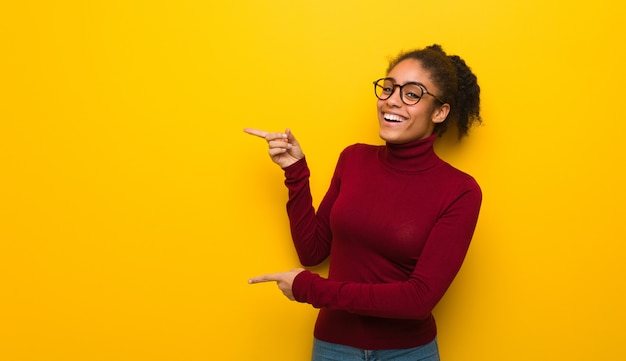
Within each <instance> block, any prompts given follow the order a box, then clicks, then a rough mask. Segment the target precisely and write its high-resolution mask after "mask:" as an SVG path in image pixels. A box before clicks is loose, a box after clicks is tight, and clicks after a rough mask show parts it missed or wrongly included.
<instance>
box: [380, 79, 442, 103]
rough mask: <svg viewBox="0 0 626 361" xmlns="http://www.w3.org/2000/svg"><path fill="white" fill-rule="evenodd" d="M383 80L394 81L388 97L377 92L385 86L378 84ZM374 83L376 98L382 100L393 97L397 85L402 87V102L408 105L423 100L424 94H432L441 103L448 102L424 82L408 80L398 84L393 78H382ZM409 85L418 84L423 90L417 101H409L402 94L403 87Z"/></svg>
mask: <svg viewBox="0 0 626 361" xmlns="http://www.w3.org/2000/svg"><path fill="white" fill-rule="evenodd" d="M381 80H390V81H391V82H393V90H392V91H391V93H389V96H387V97H382V98H381V97H380V96H378V93H377V92H376V89H377V88H383V86H382V85H380V84H378V82H380V81H381ZM373 84H374V95H376V98H378V99H380V100H387V99H389V98H391V96H392V95H393V93H395V92H396V87H397V88H400V100H402V102H403V103H404V104H406V105H415V104H417V103H419V102H420V100H422V97H423V96H424V94H428V95H430V96H431V97H433V98H435V100H436V101H438V102H439V103H441V104H446V102H444V101H443V100H441V99H439V97H438V96H436V95H435V94H433V93H431V92H429V91H428V89H426V86H424V84H422V83H418V82H414V81H412V82H408V83H404V84H402V85H400V84H396V83H395V80H394V79H393V78H380V79H378V80H375V81H374V82H373ZM407 85H417V87H418V88H420V89H421V90H422V95H420V97H419V98H418V99H417V101H416V102H415V103H407V102H406V101H405V100H404V96H402V88H404V87H405V86H407Z"/></svg>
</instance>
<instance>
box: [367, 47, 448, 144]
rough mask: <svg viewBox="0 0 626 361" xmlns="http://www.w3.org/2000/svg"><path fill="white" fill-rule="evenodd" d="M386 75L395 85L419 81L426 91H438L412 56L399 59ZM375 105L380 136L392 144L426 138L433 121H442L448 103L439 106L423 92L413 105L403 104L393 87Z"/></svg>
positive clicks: (433, 123)
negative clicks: (392, 89) (389, 95)
mask: <svg viewBox="0 0 626 361" xmlns="http://www.w3.org/2000/svg"><path fill="white" fill-rule="evenodd" d="M387 77H389V78H393V79H394V81H395V84H399V85H403V84H406V83H408V82H417V83H421V84H423V85H424V86H425V87H426V89H427V90H428V91H429V92H431V93H433V94H435V95H438V94H439V93H438V90H439V89H437V88H436V87H435V85H434V84H433V83H432V82H431V80H430V73H429V72H427V71H426V70H424V69H423V68H422V65H421V63H420V62H419V61H417V60H414V59H406V60H403V61H401V62H399V63H398V64H397V65H396V66H395V67H394V68H393V69H391V71H390V72H389V74H387ZM377 108H378V123H379V125H380V131H379V134H380V137H381V138H382V139H383V140H385V141H386V142H389V143H393V144H404V143H409V142H412V141H415V140H419V139H424V138H427V137H429V136H430V135H432V133H433V130H434V128H435V124H437V123H441V122H443V121H444V120H445V119H446V116H447V115H448V112H449V111H450V106H449V105H448V104H443V105H442V104H441V103H440V102H438V101H437V100H436V99H435V98H434V97H432V96H429V95H426V94H424V95H423V96H422V98H421V100H420V101H419V102H418V103H417V104H414V105H406V104H404V103H403V102H402V100H401V99H400V89H399V88H395V91H394V92H393V94H392V95H391V97H389V98H388V99H385V100H380V99H379V100H378V104H377Z"/></svg>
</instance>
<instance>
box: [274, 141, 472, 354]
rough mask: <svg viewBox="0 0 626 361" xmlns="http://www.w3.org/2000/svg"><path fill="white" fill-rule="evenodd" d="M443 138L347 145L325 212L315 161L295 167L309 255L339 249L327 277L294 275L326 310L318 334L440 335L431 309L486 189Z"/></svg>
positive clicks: (353, 338) (364, 344)
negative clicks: (448, 151)
mask: <svg viewBox="0 0 626 361" xmlns="http://www.w3.org/2000/svg"><path fill="white" fill-rule="evenodd" d="M435 138H436V136H434V135H433V136H431V137H428V138H426V139H422V140H419V141H416V142H412V143H409V144H403V145H393V144H387V145H386V146H372V145H365V144H355V145H352V146H350V147H348V148H346V149H345V150H344V151H343V152H342V154H341V156H340V157H339V161H338V163H337V167H336V169H335V174H334V175H333V178H332V181H331V184H330V188H329V190H328V192H327V193H326V195H325V197H324V199H323V200H322V202H321V203H320V205H319V208H318V210H317V212H315V209H314V208H313V205H312V197H311V192H310V188H309V174H310V173H309V169H308V166H307V164H306V160H304V159H303V160H301V161H299V162H297V163H295V164H293V165H291V166H290V167H287V168H286V169H285V176H286V180H285V184H286V185H287V187H288V189H289V201H288V203H287V212H288V215H289V220H290V223H291V232H292V236H293V241H294V244H295V247H296V250H297V252H298V255H299V257H300V261H301V263H302V264H303V265H305V266H312V265H316V264H319V263H320V262H322V261H324V260H325V259H326V258H327V257H329V256H330V266H329V267H330V268H329V274H328V278H327V279H326V278H322V277H320V276H319V275H317V274H314V273H311V272H309V271H304V272H302V273H300V274H299V275H298V276H297V277H296V279H295V280H294V283H293V293H294V296H295V298H296V300H298V301H299V302H307V303H310V304H312V305H313V306H314V307H316V308H320V312H319V316H318V319H317V322H316V326H315V337H317V338H319V339H321V340H323V341H326V342H332V343H338V344H343V345H348V346H353V347H358V348H362V349H370V350H375V349H394V348H409V347H415V346H419V345H423V344H426V343H428V342H430V341H432V340H433V339H434V338H435V336H436V332H437V331H436V326H435V321H434V318H433V316H432V313H431V312H432V309H433V308H434V307H435V305H436V304H437V302H438V301H439V300H440V299H441V297H442V296H443V294H444V293H445V291H446V290H447V289H448V286H449V285H450V283H451V282H452V280H453V279H454V277H455V276H456V274H457V272H458V270H459V268H460V267H461V263H462V262H463V259H464V257H465V254H466V253H467V249H468V247H469V244H470V240H471V238H472V234H473V232H474V228H475V226H476V221H477V219H478V213H479V209H480V204H481V197H482V196H481V191H480V188H479V186H478V184H477V183H476V181H475V180H474V179H473V178H472V177H471V176H469V175H467V174H465V173H463V172H461V171H459V170H457V169H455V168H453V167H452V166H451V165H449V164H448V163H446V162H444V161H443V160H441V159H440V158H439V157H438V156H437V155H436V154H435V152H434V150H433V144H434V141H435Z"/></svg>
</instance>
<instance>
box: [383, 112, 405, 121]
mask: <svg viewBox="0 0 626 361" xmlns="http://www.w3.org/2000/svg"><path fill="white" fill-rule="evenodd" d="M383 118H384V119H385V120H386V121H388V122H392V123H402V122H403V121H404V118H403V117H401V116H399V115H396V114H388V113H384V114H383Z"/></svg>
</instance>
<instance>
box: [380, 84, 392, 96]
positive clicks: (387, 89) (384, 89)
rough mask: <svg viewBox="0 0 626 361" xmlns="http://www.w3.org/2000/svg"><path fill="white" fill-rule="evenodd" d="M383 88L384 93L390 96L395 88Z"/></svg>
mask: <svg viewBox="0 0 626 361" xmlns="http://www.w3.org/2000/svg"><path fill="white" fill-rule="evenodd" d="M382 88H383V93H385V94H390V93H391V92H392V91H393V87H389V86H384V87H382Z"/></svg>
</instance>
